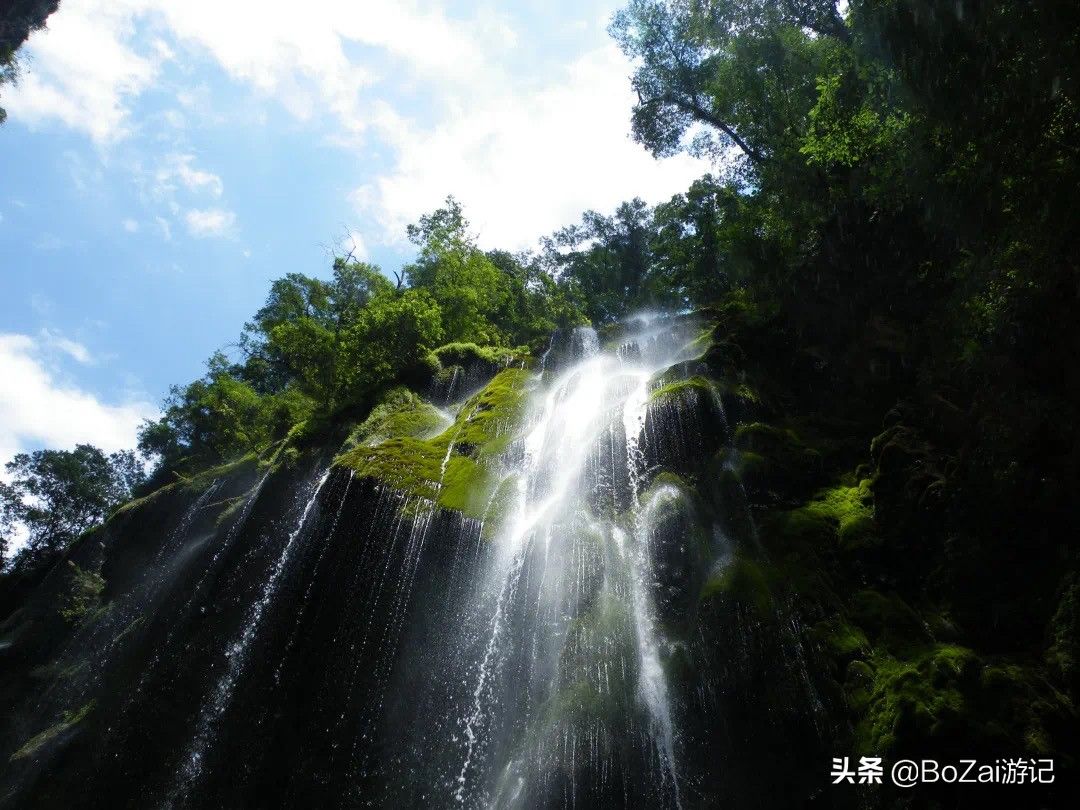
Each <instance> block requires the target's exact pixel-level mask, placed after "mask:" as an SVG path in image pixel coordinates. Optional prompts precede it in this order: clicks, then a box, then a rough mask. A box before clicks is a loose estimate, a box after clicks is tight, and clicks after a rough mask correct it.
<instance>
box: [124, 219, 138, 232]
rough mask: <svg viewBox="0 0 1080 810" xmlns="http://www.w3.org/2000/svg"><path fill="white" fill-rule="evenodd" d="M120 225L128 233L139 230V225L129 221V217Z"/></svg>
mask: <svg viewBox="0 0 1080 810" xmlns="http://www.w3.org/2000/svg"><path fill="white" fill-rule="evenodd" d="M120 224H121V226H123V228H124V230H125V231H127V232H128V233H136V232H138V230H139V223H138V222H136V221H135V220H133V219H131V218H130V217H129V218H127V219H125V220H124V221H123V222H121V223H120Z"/></svg>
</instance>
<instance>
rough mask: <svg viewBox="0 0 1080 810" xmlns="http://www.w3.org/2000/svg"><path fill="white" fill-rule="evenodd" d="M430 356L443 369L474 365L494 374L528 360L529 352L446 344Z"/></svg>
mask: <svg viewBox="0 0 1080 810" xmlns="http://www.w3.org/2000/svg"><path fill="white" fill-rule="evenodd" d="M432 354H434V355H435V357H436V358H438V360H439V363H440V364H441V365H442V367H443V368H448V367H450V366H461V367H462V368H469V367H471V366H474V365H479V366H484V367H487V368H489V369H490V370H491V373H493V374H494V373H495V372H497V371H499V370H500V369H503V368H506V367H507V366H508V365H520V364H521V363H522V362H525V361H526V360H528V358H529V351H528V349H526V348H524V347H521V346H519V347H517V348H507V347H505V346H478V345H477V344H475V343H447V344H446V345H444V346H440V347H439V348H437V349H435V350H434V351H433V352H432Z"/></svg>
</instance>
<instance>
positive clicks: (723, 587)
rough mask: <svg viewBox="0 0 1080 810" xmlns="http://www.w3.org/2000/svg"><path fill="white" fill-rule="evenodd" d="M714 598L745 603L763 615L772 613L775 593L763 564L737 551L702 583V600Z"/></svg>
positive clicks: (760, 615)
mask: <svg viewBox="0 0 1080 810" xmlns="http://www.w3.org/2000/svg"><path fill="white" fill-rule="evenodd" d="M715 599H724V600H729V601H733V602H737V603H739V604H742V605H744V606H746V607H748V608H750V609H751V610H753V611H754V612H755V613H757V615H758V616H759V617H762V618H763V617H765V616H767V615H769V614H770V613H771V612H772V593H771V590H770V588H769V580H768V577H767V576H766V574H765V569H764V567H763V564H762V563H761V562H759V561H757V560H752V559H750V558H749V557H745V556H743V555H737V556H736V557H735V558H734V559H732V560H731V561H730V562H729V563H728V564H727V565H725V566H724V567H723V569H722V570H721V571H719V572H718V573H715V574H713V575H712V576H711V577H709V578H708V579H707V580H706V581H705V584H704V585H703V586H702V589H701V600H702V601H703V602H704V601H710V600H715Z"/></svg>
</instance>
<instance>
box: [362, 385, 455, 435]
mask: <svg viewBox="0 0 1080 810" xmlns="http://www.w3.org/2000/svg"><path fill="white" fill-rule="evenodd" d="M445 425H446V418H445V417H444V416H443V415H442V414H441V413H439V411H438V410H437V409H436V408H435V407H434V406H432V405H431V404H430V403H428V402H425V401H424V400H423V399H421V398H420V397H419V396H417V395H416V394H414V393H413V392H412V391H410V390H409V389H407V388H404V387H398V388H394V389H391V390H390V391H389V392H388V393H387V394H386V396H384V397H383V399H382V401H381V402H380V403H379V404H378V405H376V406H375V408H373V409H372V411H371V413H370V414H368V417H367V419H365V420H364V421H363V422H361V423H360V424H359V425H357V426H356V427H355V428H354V429H353V430H352V432H351V433H350V434H349V437H348V439H346V440H345V447H346V448H347V449H352V448H354V447H358V446H360V445H369V446H372V445H377V444H380V443H381V442H384V441H387V440H388V439H401V438H425V437H428V436H431V435H432V434H435V433H438V432H439V429H440V428H442V427H445Z"/></svg>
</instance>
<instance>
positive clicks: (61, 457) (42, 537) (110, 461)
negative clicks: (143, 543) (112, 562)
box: [0, 444, 145, 568]
mask: <svg viewBox="0 0 1080 810" xmlns="http://www.w3.org/2000/svg"><path fill="white" fill-rule="evenodd" d="M7 472H8V475H9V476H10V477H11V483H10V484H4V485H3V488H2V490H0V498H2V502H0V514H2V518H0V525H3V526H5V527H6V528H7V530H8V531H9V532H10V531H13V530H14V529H15V528H16V527H22V528H23V529H24V530H25V531H26V532H27V533H28V539H27V542H26V545H25V547H24V548H23V549H22V550H21V551H20V552H19V554H18V555H17V556H16V558H15V561H14V564H15V566H16V568H30V567H34V566H36V565H38V564H39V563H41V562H42V561H44V560H49V559H51V558H53V557H55V556H56V554H57V553H59V552H61V551H63V549H64V548H66V547H67V546H68V545H69V544H70V543H71V542H72V541H73V540H74V539H75V538H76V537H78V536H79V535H80V534H82V532H84V531H86V530H87V529H89V528H90V527H91V526H94V525H96V524H98V523H100V522H101V521H102V520H104V519H105V517H107V516H108V515H109V513H110V512H111V511H112V510H113V509H115V508H116V507H117V506H119V505H120V504H121V503H123V502H124V501H126V500H127V499H128V498H130V497H131V493H132V491H133V490H134V489H135V488H136V487H138V486H139V485H140V484H141V483H142V482H143V480H144V479H145V473H144V471H143V467H142V464H141V463H140V462H139V460H138V459H137V458H136V457H135V454H134V453H132V452H130V451H124V452H118V453H112V454H110V455H106V454H105V453H103V452H102V451H101V450H99V449H98V448H96V447H93V446H91V445H88V444H80V445H77V446H76V447H75V449H74V450H38V451H36V452H34V453H19V454H18V455H16V456H15V458H14V459H13V460H12V461H10V462H8V464H7Z"/></svg>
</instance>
